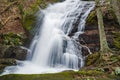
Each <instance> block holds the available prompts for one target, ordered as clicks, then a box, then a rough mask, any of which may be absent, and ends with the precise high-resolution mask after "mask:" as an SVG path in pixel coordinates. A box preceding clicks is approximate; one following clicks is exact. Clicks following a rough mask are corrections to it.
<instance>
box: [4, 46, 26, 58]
mask: <svg viewBox="0 0 120 80" xmlns="http://www.w3.org/2000/svg"><path fill="white" fill-rule="evenodd" d="M26 55H27V50H26V49H24V48H22V47H19V46H15V47H13V46H10V47H9V48H7V49H6V51H5V53H4V56H3V57H4V58H15V59H17V60H24V59H25V58H26Z"/></svg>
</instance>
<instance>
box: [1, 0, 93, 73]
mask: <svg viewBox="0 0 120 80" xmlns="http://www.w3.org/2000/svg"><path fill="white" fill-rule="evenodd" d="M94 6H95V3H94V2H93V1H81V0H65V1H63V2H59V3H56V4H52V5H49V6H48V7H47V8H46V9H44V10H41V11H40V14H39V15H38V20H37V24H36V26H37V30H36V34H35V37H34V39H33V41H32V43H31V46H30V52H29V54H28V56H27V60H26V61H23V62H21V61H18V65H17V66H10V67H6V68H5V71H4V73H3V74H7V73H8V74H10V73H12V74H14V73H21V74H34V73H35V74H37V73H49V72H50V73H52V72H59V71H63V70H79V69H80V68H81V67H83V66H84V57H83V56H82V52H81V46H80V43H79V41H78V40H79V36H80V34H82V33H84V28H85V22H86V18H87V16H88V14H89V13H90V11H91V10H92V9H93V8H94Z"/></svg>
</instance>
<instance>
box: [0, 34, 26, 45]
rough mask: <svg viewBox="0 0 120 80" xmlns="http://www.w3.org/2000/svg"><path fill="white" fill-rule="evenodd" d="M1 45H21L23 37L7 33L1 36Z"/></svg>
mask: <svg viewBox="0 0 120 80" xmlns="http://www.w3.org/2000/svg"><path fill="white" fill-rule="evenodd" d="M1 37H2V39H3V41H2V44H3V45H13V46H15V45H22V44H23V42H22V41H23V38H24V37H23V35H22V34H14V33H7V34H3V35H2V36H1Z"/></svg>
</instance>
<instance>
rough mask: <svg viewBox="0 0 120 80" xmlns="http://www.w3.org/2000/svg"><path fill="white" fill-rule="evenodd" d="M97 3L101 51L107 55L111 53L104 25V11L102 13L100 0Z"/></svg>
mask: <svg viewBox="0 0 120 80" xmlns="http://www.w3.org/2000/svg"><path fill="white" fill-rule="evenodd" d="M95 1H96V5H97V8H96V13H97V18H98V28H99V35H100V51H101V52H102V53H107V52H109V51H110V49H109V47H108V43H107V39H106V34H105V29H104V23H103V16H102V11H101V5H100V2H99V1H100V0H95Z"/></svg>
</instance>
